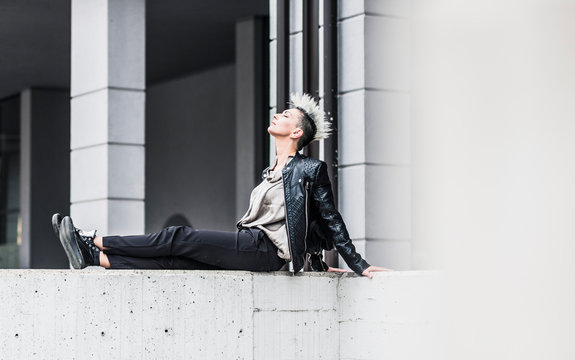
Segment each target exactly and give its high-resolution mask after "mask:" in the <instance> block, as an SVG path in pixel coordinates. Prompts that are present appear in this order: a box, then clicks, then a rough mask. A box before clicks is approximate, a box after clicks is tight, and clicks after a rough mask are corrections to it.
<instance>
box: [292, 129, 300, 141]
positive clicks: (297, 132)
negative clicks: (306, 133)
mask: <svg viewBox="0 0 575 360" xmlns="http://www.w3.org/2000/svg"><path fill="white" fill-rule="evenodd" d="M302 135H303V130H302V129H300V128H295V129H294V130H293V131H292V132H291V135H290V137H292V138H294V139H297V138H300V137H302Z"/></svg>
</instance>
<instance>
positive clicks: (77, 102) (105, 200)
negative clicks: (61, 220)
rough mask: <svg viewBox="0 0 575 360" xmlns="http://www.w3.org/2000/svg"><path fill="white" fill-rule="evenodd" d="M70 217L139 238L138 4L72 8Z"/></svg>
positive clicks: (141, 31) (141, 12) (115, 0)
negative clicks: (136, 235)
mask: <svg viewBox="0 0 575 360" xmlns="http://www.w3.org/2000/svg"><path fill="white" fill-rule="evenodd" d="M71 53H72V59H71V60H72V61H71V64H72V65H71V66H72V77H71V97H72V99H71V138H70V148H71V155H70V165H71V167H70V173H71V174H70V179H71V184H70V201H71V207H70V212H71V214H72V216H73V217H74V222H75V224H76V225H77V226H79V227H82V228H95V229H98V233H99V234H100V235H106V234H133V233H143V232H144V220H145V216H144V202H145V192H144V190H145V178H144V174H145V171H144V170H145V151H144V150H145V149H144V146H145V136H144V134H145V55H146V54H145V1H144V0H95V1H80V0H73V1H72V51H71Z"/></svg>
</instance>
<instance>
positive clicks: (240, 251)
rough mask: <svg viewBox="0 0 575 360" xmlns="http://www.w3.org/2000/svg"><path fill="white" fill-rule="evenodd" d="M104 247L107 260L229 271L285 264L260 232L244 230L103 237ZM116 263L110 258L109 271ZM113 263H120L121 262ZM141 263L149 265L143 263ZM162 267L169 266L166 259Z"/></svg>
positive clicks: (172, 230)
mask: <svg viewBox="0 0 575 360" xmlns="http://www.w3.org/2000/svg"><path fill="white" fill-rule="evenodd" d="M103 246H104V247H105V248H108V249H107V250H104V252H105V253H106V254H107V255H108V257H109V258H110V255H121V256H127V257H137V258H159V257H171V258H174V257H176V258H185V259H191V260H193V261H196V262H198V263H201V264H205V265H210V266H215V267H218V268H223V269H229V270H250V271H273V270H278V269H280V268H281V267H282V266H283V265H284V264H285V261H284V260H282V259H281V258H279V257H278V256H277V248H276V247H275V246H274V245H273V244H272V243H271V241H270V240H269V239H268V238H267V237H266V236H265V234H264V233H263V232H261V231H260V230H259V229H247V228H246V229H242V231H239V232H227V231H212V230H196V229H193V228H191V227H186V226H174V227H169V228H166V229H164V230H162V231H160V232H158V233H152V234H147V235H141V236H140V235H138V236H108V237H104V238H103ZM115 260H119V259H114V258H112V259H110V264H111V265H112V268H114V266H113V265H114V263H113V262H112V261H115ZM154 261H159V260H154ZM172 261H173V260H172ZM115 262H116V264H119V262H120V261H115ZM142 263H146V264H148V265H149V264H150V262H145V260H144V261H142ZM138 264H140V263H138ZM162 264H163V265H162V266H170V265H169V261H168V260H165V261H164V262H162ZM166 264H167V265H166ZM171 266H173V265H171ZM138 268H141V267H138ZM156 268H157V267H156ZM164 268H165V267H164Z"/></svg>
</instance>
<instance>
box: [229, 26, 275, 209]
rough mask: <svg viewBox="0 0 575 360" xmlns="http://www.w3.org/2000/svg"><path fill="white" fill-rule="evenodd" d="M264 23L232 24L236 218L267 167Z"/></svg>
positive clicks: (265, 39)
mask: <svg viewBox="0 0 575 360" xmlns="http://www.w3.org/2000/svg"><path fill="white" fill-rule="evenodd" d="M266 26H267V21H266V18H263V17H257V18H251V19H246V20H243V21H240V22H238V23H237V24H236V179H237V180H236V218H237V219H240V218H241V217H242V216H243V215H244V213H245V212H246V209H247V208H248V205H249V202H250V194H251V191H252V189H253V188H254V187H255V186H256V185H257V184H258V183H259V182H260V181H261V180H260V175H261V171H262V170H263V169H264V168H265V167H266V166H267V163H268V158H267V157H265V156H264V153H265V154H267V153H268V151H264V147H265V146H268V145H266V144H267V141H264V139H265V137H266V134H267V125H268V124H269V118H268V114H267V112H266V109H267V108H268V104H267V99H264V94H265V93H266V91H267V88H268V86H269V85H268V81H267V80H268V74H267V72H268V69H267V66H266V62H267V58H268V56H267V51H265V48H266V47H267V45H268V44H267V29H266Z"/></svg>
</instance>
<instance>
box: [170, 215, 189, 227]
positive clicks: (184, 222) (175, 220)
mask: <svg viewBox="0 0 575 360" xmlns="http://www.w3.org/2000/svg"><path fill="white" fill-rule="evenodd" d="M169 226H189V227H191V228H193V226H192V224H191V223H190V222H189V221H188V219H186V217H185V216H184V215H182V214H174V215H172V216H170V217H169V218H168V220H166V222H165V223H164V228H167V227H169Z"/></svg>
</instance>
